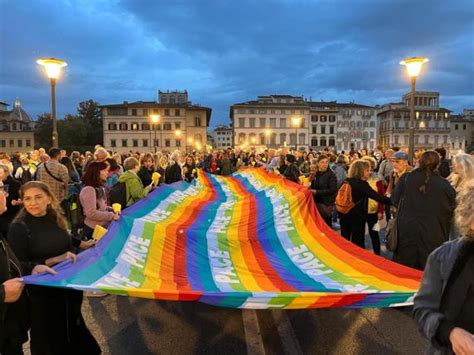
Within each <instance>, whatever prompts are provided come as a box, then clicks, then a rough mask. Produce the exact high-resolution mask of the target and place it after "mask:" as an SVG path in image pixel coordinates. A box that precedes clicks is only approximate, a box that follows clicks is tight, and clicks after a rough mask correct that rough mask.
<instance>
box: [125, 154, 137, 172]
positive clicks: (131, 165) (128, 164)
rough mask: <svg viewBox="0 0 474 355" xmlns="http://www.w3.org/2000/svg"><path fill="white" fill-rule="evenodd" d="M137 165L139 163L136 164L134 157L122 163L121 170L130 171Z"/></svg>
mask: <svg viewBox="0 0 474 355" xmlns="http://www.w3.org/2000/svg"><path fill="white" fill-rule="evenodd" d="M139 165H140V163H139V162H138V159H137V158H135V157H128V158H127V159H125V161H124V162H123V168H124V169H125V171H128V170H132V169H134V168H135V167H137V166H139Z"/></svg>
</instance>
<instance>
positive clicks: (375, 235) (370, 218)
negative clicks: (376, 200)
mask: <svg viewBox="0 0 474 355" xmlns="http://www.w3.org/2000/svg"><path fill="white" fill-rule="evenodd" d="M377 222H378V217H377V213H369V214H368V215H367V226H368V227H369V235H370V240H371V241H372V249H374V253H375V254H377V255H380V238H379V232H376V231H374V230H372V228H374V226H375V224H377Z"/></svg>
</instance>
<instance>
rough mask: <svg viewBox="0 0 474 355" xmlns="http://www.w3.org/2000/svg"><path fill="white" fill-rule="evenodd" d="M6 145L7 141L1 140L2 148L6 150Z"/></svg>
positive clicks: (0, 146)
mask: <svg viewBox="0 0 474 355" xmlns="http://www.w3.org/2000/svg"><path fill="white" fill-rule="evenodd" d="M5 146H6V144H5V140H4V139H1V140H0V148H5Z"/></svg>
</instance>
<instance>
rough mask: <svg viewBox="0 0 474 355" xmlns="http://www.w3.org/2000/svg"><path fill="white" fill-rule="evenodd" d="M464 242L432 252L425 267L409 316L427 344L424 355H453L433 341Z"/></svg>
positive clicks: (460, 239)
mask: <svg viewBox="0 0 474 355" xmlns="http://www.w3.org/2000/svg"><path fill="white" fill-rule="evenodd" d="M466 241H467V238H465V237H463V238H459V239H456V240H453V241H450V242H447V243H445V244H443V245H442V246H440V247H439V248H438V249H436V250H435V251H433V253H431V255H430V256H429V258H428V262H427V263H426V268H425V273H424V275H423V280H422V282H421V287H420V290H419V291H418V293H417V295H416V297H415V303H414V307H413V313H414V316H415V319H416V321H417V322H418V325H419V327H420V331H421V332H422V333H423V335H424V336H425V337H426V338H427V339H428V340H429V341H430V342H431V346H430V348H429V349H428V351H427V354H453V351H452V350H451V349H448V348H446V347H444V346H442V344H440V343H439V342H438V341H437V340H436V332H437V331H438V327H439V325H440V322H441V320H442V319H443V318H444V315H443V314H442V313H440V311H439V309H440V306H441V297H442V295H443V292H444V289H445V287H446V283H447V282H448V279H449V275H450V274H451V270H452V268H453V266H454V262H455V261H456V258H457V256H458V254H459V251H460V249H461V247H462V246H463V245H464V244H465V243H466Z"/></svg>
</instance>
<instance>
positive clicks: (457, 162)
mask: <svg viewBox="0 0 474 355" xmlns="http://www.w3.org/2000/svg"><path fill="white" fill-rule="evenodd" d="M453 173H455V174H456V175H457V176H458V177H459V179H461V181H466V180H467V179H473V178H474V157H473V156H472V155H469V154H466V153H459V154H456V155H455V156H454V157H453Z"/></svg>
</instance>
